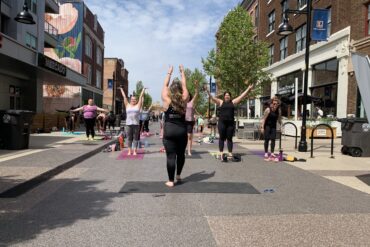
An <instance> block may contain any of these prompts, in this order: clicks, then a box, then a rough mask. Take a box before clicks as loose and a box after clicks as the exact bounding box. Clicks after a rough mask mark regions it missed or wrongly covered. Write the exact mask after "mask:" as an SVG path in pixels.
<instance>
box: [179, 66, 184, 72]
mask: <svg viewBox="0 0 370 247" xmlns="http://www.w3.org/2000/svg"><path fill="white" fill-rule="evenodd" d="M179 69H180V73H182V72H184V65H182V64H180V66H179Z"/></svg>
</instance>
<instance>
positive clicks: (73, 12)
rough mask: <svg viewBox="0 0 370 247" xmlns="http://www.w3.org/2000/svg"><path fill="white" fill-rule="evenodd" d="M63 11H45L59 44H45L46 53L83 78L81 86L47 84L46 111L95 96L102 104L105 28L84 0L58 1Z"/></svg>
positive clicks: (66, 106)
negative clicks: (48, 45)
mask: <svg viewBox="0 0 370 247" xmlns="http://www.w3.org/2000/svg"><path fill="white" fill-rule="evenodd" d="M59 7H60V13H58V14H46V15H45V19H46V21H47V22H48V23H49V24H50V25H51V26H53V27H55V28H56V29H57V30H58V34H57V46H56V47H54V48H53V47H45V49H44V54H45V56H47V57H50V58H52V59H54V60H56V61H58V62H59V63H61V64H63V65H65V66H66V67H68V68H69V69H71V70H73V71H74V72H76V73H78V74H79V75H80V76H82V77H84V79H85V82H84V83H83V84H82V85H77V86H76V85H70V84H65V83H64V84H62V83H59V84H55V83H49V82H46V83H45V84H44V98H43V99H44V111H45V112H49V113H52V112H55V111H56V110H58V109H63V110H68V109H69V108H71V107H77V106H81V105H84V104H87V101H88V99H90V98H91V99H94V101H95V104H96V105H98V106H100V107H102V105H103V91H102V82H103V71H104V63H103V59H104V31H103V29H102V27H101V25H100V24H99V22H98V21H97V16H96V15H94V14H93V13H92V12H91V11H90V10H89V9H88V7H87V6H86V4H85V3H84V1H82V0H59Z"/></svg>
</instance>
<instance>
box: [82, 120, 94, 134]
mask: <svg viewBox="0 0 370 247" xmlns="http://www.w3.org/2000/svg"><path fill="white" fill-rule="evenodd" d="M84 121H85V127H86V136H87V137H89V136H90V134H91V136H92V138H94V136H95V130H94V126H95V118H85V119H84Z"/></svg>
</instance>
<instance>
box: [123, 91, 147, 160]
mask: <svg viewBox="0 0 370 247" xmlns="http://www.w3.org/2000/svg"><path fill="white" fill-rule="evenodd" d="M120 89H121V93H122V96H123V103H124V104H125V109H126V127H127V139H128V142H127V145H128V153H127V154H128V155H131V152H132V143H134V153H133V155H137V144H138V140H139V135H140V133H139V131H140V127H139V117H140V111H141V108H142V106H143V101H144V93H145V88H144V89H143V90H142V91H141V94H140V97H139V101H138V100H137V99H136V97H135V96H134V95H132V96H131V97H130V103H129V102H128V100H127V96H126V94H125V91H124V90H123V88H120Z"/></svg>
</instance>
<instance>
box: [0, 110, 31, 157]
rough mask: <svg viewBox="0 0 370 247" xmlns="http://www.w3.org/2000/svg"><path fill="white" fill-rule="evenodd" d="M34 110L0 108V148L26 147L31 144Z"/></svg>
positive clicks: (14, 148)
mask: <svg viewBox="0 0 370 247" xmlns="http://www.w3.org/2000/svg"><path fill="white" fill-rule="evenodd" d="M33 116H34V112H32V111H26V110H0V129H1V132H0V149H11V150H16V149H26V148H28V146H29V140H30V131H31V124H32V119H33Z"/></svg>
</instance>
